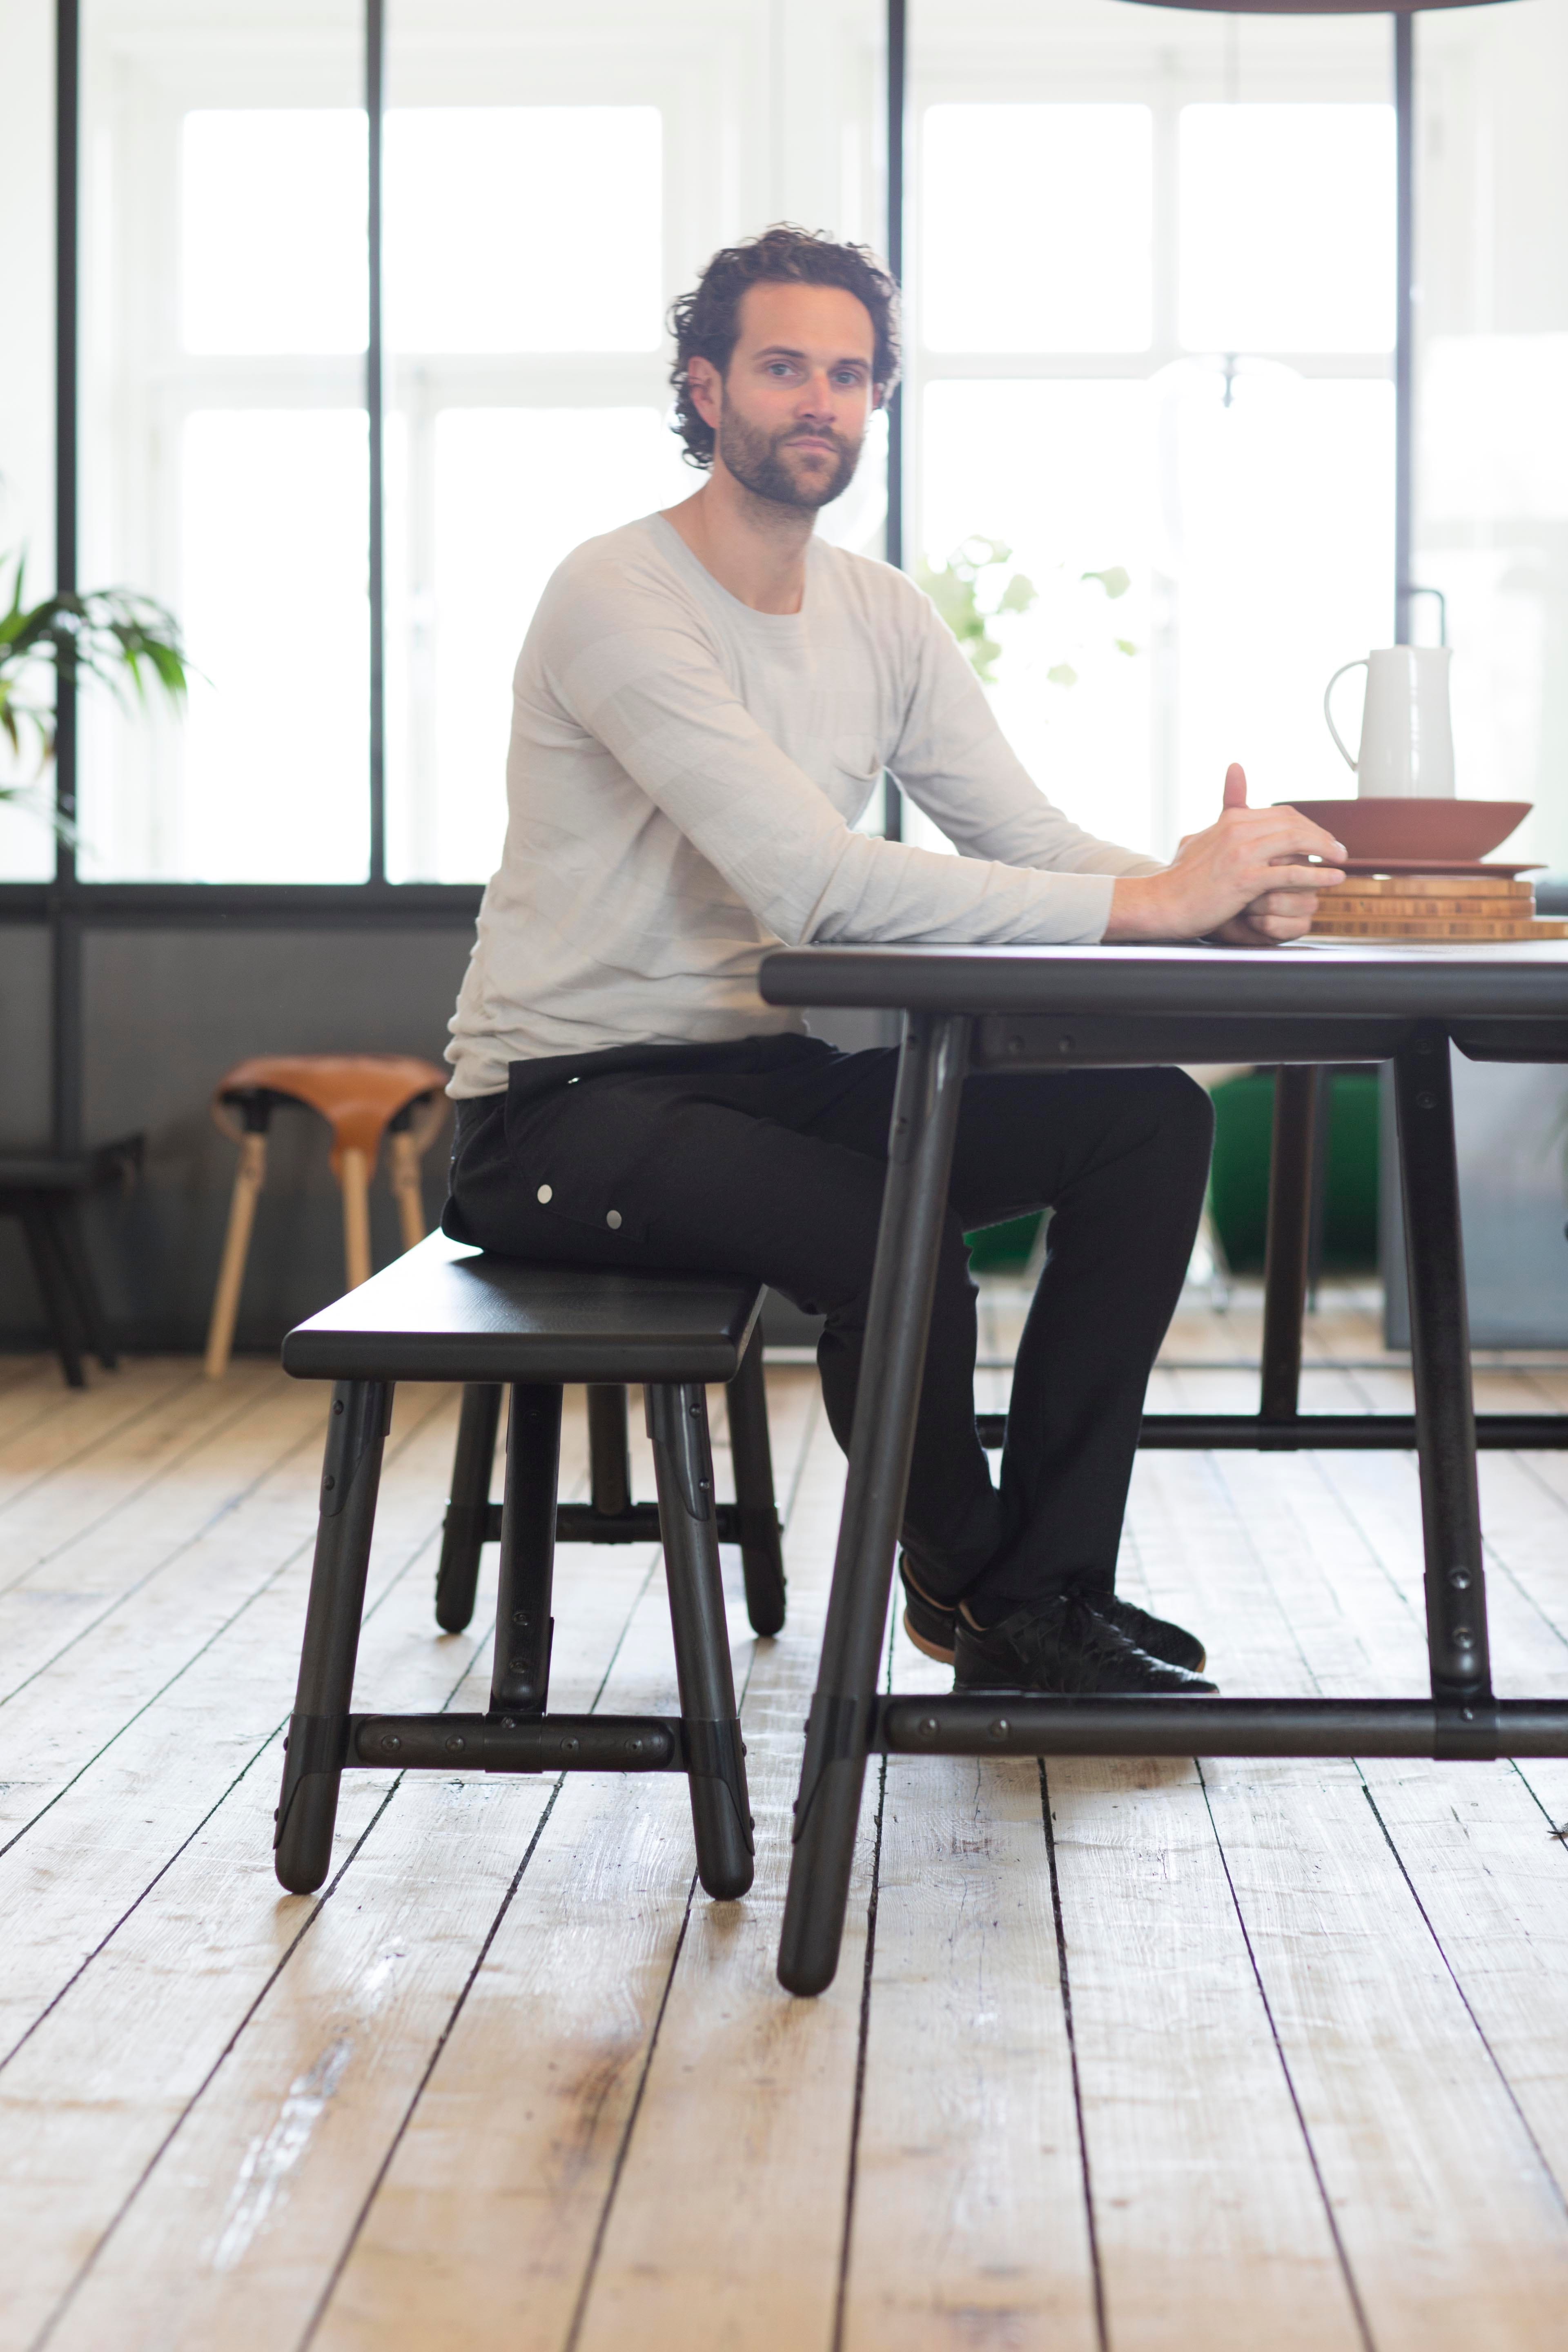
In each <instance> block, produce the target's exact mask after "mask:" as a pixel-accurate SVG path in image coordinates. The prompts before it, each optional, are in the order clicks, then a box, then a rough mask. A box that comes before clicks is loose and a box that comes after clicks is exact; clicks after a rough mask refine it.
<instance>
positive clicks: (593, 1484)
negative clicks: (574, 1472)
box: [588, 1382, 632, 1519]
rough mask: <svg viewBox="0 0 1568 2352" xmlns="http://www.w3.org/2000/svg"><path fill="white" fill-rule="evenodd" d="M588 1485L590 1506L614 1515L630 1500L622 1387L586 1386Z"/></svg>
mask: <svg viewBox="0 0 1568 2352" xmlns="http://www.w3.org/2000/svg"><path fill="white" fill-rule="evenodd" d="M588 1488H589V1493H590V1495H591V1496H592V1497H593V1504H594V1508H595V1510H596V1511H599V1512H601V1513H603V1514H604V1515H605V1517H608V1518H612V1519H618V1518H619V1517H621V1514H622V1513H623V1512H624V1511H629V1510H630V1508H631V1503H632V1454H631V1444H630V1441H629V1439H628V1437H627V1433H626V1391H625V1389H624V1388H619V1387H609V1386H601V1385H600V1384H599V1383H597V1382H595V1383H592V1384H591V1385H590V1387H589V1390H588Z"/></svg>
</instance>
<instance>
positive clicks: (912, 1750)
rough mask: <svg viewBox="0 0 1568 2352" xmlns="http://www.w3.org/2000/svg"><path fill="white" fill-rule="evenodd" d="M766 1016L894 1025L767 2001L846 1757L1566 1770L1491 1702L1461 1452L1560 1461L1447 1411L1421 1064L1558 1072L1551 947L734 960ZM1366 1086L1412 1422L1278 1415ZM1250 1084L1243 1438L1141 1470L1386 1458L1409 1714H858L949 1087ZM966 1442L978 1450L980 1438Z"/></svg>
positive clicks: (1562, 1005) (877, 951) (1294, 1702)
mask: <svg viewBox="0 0 1568 2352" xmlns="http://www.w3.org/2000/svg"><path fill="white" fill-rule="evenodd" d="M761 984H762V992H763V997H764V998H765V999H766V1001H767V1002H768V1003H771V1004H776V1005H791V1006H797V1007H803V1008H806V1009H807V1010H809V1009H811V1008H819V1009H828V1008H833V1009H842V1008H847V1007H861V1008H871V1009H879V1010H881V1011H884V1012H896V1013H900V1014H901V1015H902V1043H901V1046H900V1065H899V1077H898V1086H897V1090H896V1094H895V1098H894V1104H893V1113H892V1123H891V1129H890V1133H889V1151H888V1173H887V1181H886V1184H885V1187H884V1192H883V1201H882V1216H881V1225H880V1229H879V1237H878V1245H877V1256H876V1265H875V1271H874V1274H873V1278H872V1285H871V1297H870V1302H869V1308H868V1320H867V1330H866V1340H865V1350H864V1357H863V1368H862V1372H861V1380H860V1388H859V1392H858V1397H857V1400H856V1407H855V1421H854V1428H853V1433H852V1435H851V1441H850V1448H849V1464H848V1475H847V1483H846V1487H845V1496H844V1508H843V1515H842V1518H841V1520H840V1525H839V1532H838V1543H837V1554H836V1557H835V1560H834V1570H833V1584H832V1590H831V1593H830V1596H829V1601H828V1609H827V1621H826V1628H825V1631H824V1635H823V1643H822V1658H821V1664H820V1667H819V1670H818V1675H817V1684H816V1694H815V1696H814V1698H813V1701H812V1707H811V1714H810V1717H809V1718H808V1720H807V1725H806V1737H805V1759H804V1762H803V1765H802V1769H801V1780H800V1792H799V1795H798V1797H797V1799H796V1801H795V1843H794V1852H793V1855H792V1861H791V1869H790V1883H789V1895H788V1899H787V1902H786V1905H785V1909H784V1932H783V1938H782V1942H781V1947H780V1954H779V1976H780V1979H781V1981H782V1982H783V1983H784V1985H785V1986H786V1987H787V1988H788V1990H790V1991H792V1992H795V1993H816V1992H820V1991H821V1990H823V1989H824V1988H825V1987H826V1985H827V1984H829V1983H830V1982H831V1980H832V1978H833V1974H834V1970H835V1969H836V1967H837V1958H838V1949H839V1945H840V1942H841V1940H842V1937H843V1928H844V1915H845V1908H846V1905H847V1900H848V1891H849V1875H850V1867H851V1863H852V1860H853V1855H854V1846H855V1836H856V1830H857V1825H858V1819H859V1811H860V1799H861V1790H862V1787H863V1784H864V1780H865V1771H866V1762H867V1759H868V1756H870V1755H873V1754H897V1755H903V1756H910V1755H930V1756H1053V1755H1080V1756H1081V1755H1117V1756H1194V1755H1208V1756H1351V1755H1361V1756H1373V1755H1375V1756H1426V1757H1438V1758H1467V1757H1469V1758H1478V1759H1485V1758H1495V1757H1498V1756H1509V1755H1531V1756H1568V1703H1564V1702H1562V1701H1551V1700H1545V1699H1528V1698H1522V1699H1507V1700H1500V1699H1498V1698H1496V1697H1495V1696H1494V1695H1493V1691H1492V1683H1491V1668H1490V1662H1489V1652H1488V1640H1487V1608H1486V1585H1485V1579H1484V1575H1483V1570H1482V1559H1481V1530H1480V1506H1479V1492H1478V1486H1477V1478H1476V1449H1477V1447H1478V1445H1488V1446H1505V1447H1528V1446H1535V1447H1547V1446H1553V1447H1561V1446H1563V1445H1568V1415H1561V1414H1555V1413H1539V1414H1537V1413H1508V1414H1483V1415H1480V1416H1479V1417H1478V1416H1477V1414H1476V1412H1475V1410H1474V1404H1473V1401H1472V1395H1471V1384H1470V1356H1469V1324H1468V1312H1467V1307H1466V1297H1465V1274H1464V1251H1463V1239H1462V1234H1461V1229H1460V1215H1459V1183H1458V1159H1457V1155H1456V1150H1455V1140H1454V1108H1453V1082H1452V1063H1451V1052H1452V1051H1453V1050H1457V1051H1458V1052H1459V1053H1461V1054H1463V1055H1466V1056H1468V1058H1469V1059H1470V1060H1472V1061H1478V1062H1562V1061H1568V941H1554V940H1540V941H1537V940H1530V941H1522V942H1518V943H1515V942H1509V943H1506V944H1498V945H1495V946H1494V945H1480V944H1476V945H1471V944H1468V943H1466V944H1463V945H1457V944H1447V943H1442V944H1439V943H1429V942H1426V941H1423V942H1420V943H1415V942H1410V943H1404V942H1389V943H1383V942H1376V943H1373V942H1366V943H1363V942H1360V941H1356V942H1348V941H1340V940H1310V941H1304V942H1302V943H1300V945H1298V946H1296V947H1292V948H1280V949H1258V950H1248V949H1228V948H1214V947H1205V946H1190V947H1188V946H1172V947H1061V948H1052V947H1026V948H941V947H823V948H791V949H780V950H776V951H774V952H773V954H771V955H768V956H767V957H765V958H764V959H763V966H762V982H761ZM1382 1062H1390V1063H1392V1064H1393V1066H1394V1097H1395V1102H1396V1107H1397V1114H1398V1118H1397V1131H1398V1139H1399V1171H1400V1183H1401V1193H1402V1199H1403V1203H1404V1223H1405V1260H1406V1267H1407V1271H1408V1276H1409V1289H1410V1342H1411V1370H1412V1373H1413V1378H1414V1387H1415V1412H1414V1413H1413V1414H1409V1415H1405V1414H1372V1413H1367V1414H1357V1413H1349V1414H1341V1413H1333V1414H1331V1413H1303V1412H1300V1407H1299V1396H1298V1390H1299V1381H1300V1360H1301V1327H1302V1315H1303V1307H1304V1300H1305V1295H1306V1286H1307V1272H1308V1257H1309V1227H1310V1202H1311V1170H1312V1155H1313V1123H1314V1118H1315V1117H1316V1116H1317V1109H1318V1100H1319V1087H1318V1072H1319V1070H1320V1069H1321V1068H1323V1067H1324V1066H1333V1065H1335V1064H1342V1063H1361V1064H1365V1063H1382ZM1172 1063H1187V1064H1205V1063H1206V1064H1214V1063H1233V1064H1252V1065H1254V1066H1267V1067H1272V1068H1274V1069H1275V1070H1276V1071H1277V1073H1278V1076H1277V1079H1276V1087H1275V1104H1274V1133H1273V1150H1272V1160H1271V1169H1270V1195H1269V1212H1268V1257H1267V1265H1266V1272H1265V1300H1264V1339H1263V1350H1262V1364H1261V1374H1260V1393H1259V1399H1258V1412H1256V1413H1218V1414H1202V1413H1163V1414H1156V1413H1152V1414H1148V1415H1146V1416H1145V1417H1144V1421H1143V1425H1142V1437H1141V1443H1142V1444H1144V1445H1146V1446H1147V1445H1157V1446H1200V1447H1209V1446H1247V1447H1258V1448H1261V1449H1265V1450H1277V1449H1281V1448H1296V1447H1302V1446H1383V1447H1412V1446H1413V1447H1414V1448H1415V1454H1416V1456H1417V1460H1418V1465H1419V1470H1420V1491H1421V1513H1422V1525H1423V1536H1424V1552H1425V1561H1426V1633H1427V1648H1428V1654H1429V1659H1430V1668H1431V1696H1430V1698H1427V1699H1400V1698H1384V1699H1339V1698H1317V1699H1299V1698H1297V1699H1286V1698H1268V1697H1258V1698H1224V1697H1213V1698H1209V1697H1191V1698H1168V1697H1142V1696H1128V1697H1114V1698H1079V1697H1052V1696H1045V1695H1042V1694H1037V1693H1027V1694H1026V1693H1009V1694H1006V1695H1005V1696H998V1695H994V1694H986V1693H964V1694H961V1695H955V1696H951V1697H946V1696H944V1697H930V1696H923V1695H921V1696H910V1695H907V1694H900V1693H899V1692H897V1691H894V1692H890V1693H889V1692H879V1689H878V1687H877V1685H878V1681H879V1667H880V1664H881V1660H882V1657H883V1654H884V1640H885V1635H886V1631H887V1619H888V1602H889V1593H890V1591H891V1587H892V1576H893V1565H894V1559H895V1553H896V1549H897V1544H898V1538H899V1528H900V1520H901V1517H902V1515H903V1507H904V1497H905V1493H906V1490H907V1487H908V1484H909V1470H910V1451H911V1448H912V1445H913V1441H914V1427H915V1413H916V1408H917V1405H918V1402H919V1397H920V1386H921V1367H922V1364H923V1361H924V1356H925V1348H926V1340H927V1335H928V1331H929V1327H930V1320H931V1298H932V1292H933V1286H934V1281H935V1274H936V1262H937V1248H938V1240H939V1235H940V1232H941V1227H942V1218H943V1215H944V1213H945V1210H946V1205H947V1188H948V1180H949V1173H950V1170H951V1166H952V1149H953V1139H954V1136H955V1133H956V1131H957V1124H958V1115H959V1104H960V1098H961V1096H962V1093H963V1081H964V1078H965V1076H966V1075H967V1074H968V1073H969V1072H970V1071H972V1070H974V1071H979V1070H984V1071H1005V1070H1040V1069H1053V1070H1060V1069H1072V1068H1106V1067H1114V1066H1124V1067H1125V1066H1138V1065H1143V1066H1149V1065H1155V1064H1172ZM979 1422H980V1429H981V1435H982V1437H983V1439H984V1440H985V1441H986V1442H987V1443H990V1444H999V1443H1000V1442H1001V1424H1000V1421H999V1419H998V1418H997V1417H996V1416H991V1415H981V1416H979Z"/></svg>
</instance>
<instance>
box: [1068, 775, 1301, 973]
mask: <svg viewBox="0 0 1568 2352" xmlns="http://www.w3.org/2000/svg"><path fill="white" fill-rule="evenodd" d="M1344 855H1345V851H1344V845H1343V843H1342V842H1338V841H1336V840H1335V839H1334V837H1333V835H1331V834H1328V833H1325V832H1324V831H1323V828H1322V826H1321V825H1320V824H1312V823H1311V822H1310V820H1309V819H1308V818H1306V817H1304V816H1303V815H1302V814H1300V810H1298V809H1293V808H1260V809H1255V808H1248V807H1247V777H1246V774H1245V772H1244V771H1243V770H1242V769H1241V768H1240V767H1238V766H1237V765H1235V764H1234V763H1233V764H1232V766H1230V767H1229V768H1227V769H1226V778H1225V801H1224V805H1223V807H1222V808H1221V810H1220V814H1219V819H1218V822H1217V824H1211V825H1208V826H1205V830H1204V831H1203V832H1202V833H1189V834H1188V835H1186V837H1185V839H1184V841H1183V842H1181V844H1180V845H1178V847H1177V850H1176V855H1175V857H1174V859H1173V862H1172V863H1171V864H1170V865H1169V866H1166V868H1165V870H1164V872H1163V874H1132V875H1124V876H1122V877H1120V878H1119V879H1118V881H1117V884H1116V887H1115V888H1114V890H1113V891H1112V893H1111V898H1110V922H1109V923H1108V924H1107V925H1106V929H1105V937H1106V939H1107V940H1111V941H1114V940H1197V939H1210V940H1220V941H1222V942H1223V943H1224V944H1225V945H1226V946H1227V947H1238V948H1265V947H1278V946H1279V945H1280V943H1281V942H1282V941H1284V940H1299V939H1300V938H1301V937H1302V935H1303V934H1304V933H1305V932H1307V931H1309V930H1310V929H1311V924H1312V918H1313V916H1314V915H1315V914H1316V913H1317V911H1318V894H1319V892H1320V891H1321V890H1327V889H1331V888H1332V887H1334V885H1335V884H1336V883H1340V882H1342V881H1343V880H1344V878H1345V877H1344V874H1343V871H1342V866H1340V865H1339V864H1338V863H1336V861H1338V860H1342V858H1343V856H1344ZM1312 857H1319V858H1321V859H1322V860H1323V861H1324V862H1323V864H1321V866H1310V865H1309V864H1308V863H1307V860H1308V859H1309V858H1312Z"/></svg>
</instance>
